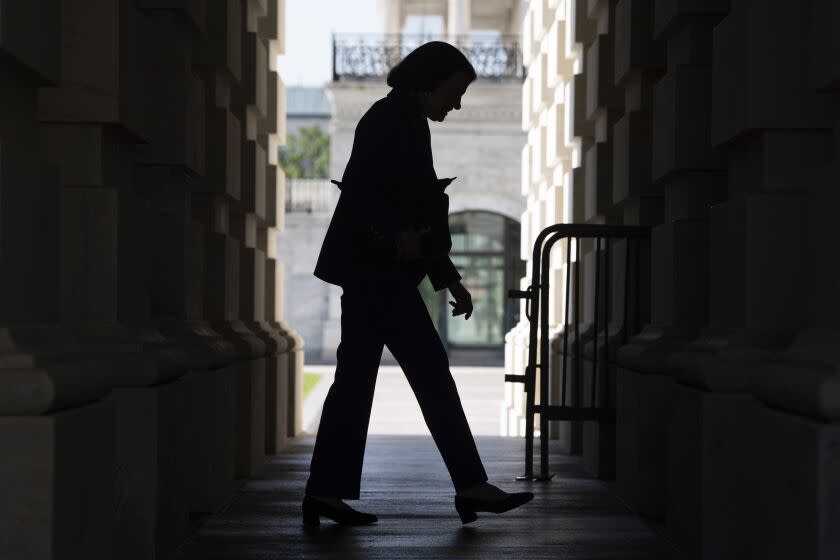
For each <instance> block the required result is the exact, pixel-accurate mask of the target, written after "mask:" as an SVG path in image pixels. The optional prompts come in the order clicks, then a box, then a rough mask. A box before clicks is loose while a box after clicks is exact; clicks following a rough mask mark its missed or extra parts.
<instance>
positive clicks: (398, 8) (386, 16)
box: [377, 0, 405, 35]
mask: <svg viewBox="0 0 840 560" xmlns="http://www.w3.org/2000/svg"><path fill="white" fill-rule="evenodd" d="M403 1H404V0H378V1H377V5H378V6H379V14H380V17H381V18H382V33H384V34H385V35H396V34H398V33H400V32H401V31H402V24H403V19H404V17H403V12H404V11H405V7H404V6H403Z"/></svg>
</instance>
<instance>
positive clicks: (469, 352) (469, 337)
mask: <svg viewBox="0 0 840 560" xmlns="http://www.w3.org/2000/svg"><path fill="white" fill-rule="evenodd" d="M449 231H450V233H451V234H452V250H451V251H450V253H449V256H450V258H451V259H452V263H453V264H454V265H455V266H456V267H457V268H458V271H459V272H460V273H461V276H463V279H462V280H461V283H462V284H463V285H464V287H466V288H467V290H469V291H470V293H471V294H472V298H473V314H472V316H471V317H470V318H469V320H466V321H465V320H464V316H463V315H461V316H459V317H452V312H451V309H452V306H450V305H449V303H448V302H449V300H451V299H452V295H451V294H450V293H449V291H448V290H441V291H440V292H435V291H434V289H433V288H432V286H431V282H430V281H429V279H428V277H427V278H424V279H423V282H422V283H421V284H420V292H421V293H422V294H423V299H424V300H425V302H426V306H427V307H428V308H429V314H430V315H431V317H432V320H433V321H434V323H435V327H436V328H437V330H438V333H440V337H441V339H442V340H443V342H444V345H445V346H446V349H447V352H448V353H449V356H450V362H451V363H453V364H458V363H461V364H487V365H502V364H503V363H504V335H505V333H506V332H508V331H509V330H510V329H511V328H513V326H514V325H515V324H516V323H517V322H518V321H519V301H518V300H510V299H508V297H507V290H508V289H509V288H514V287H517V288H518V286H519V279H520V278H521V277H522V276H524V274H525V261H523V260H522V259H520V258H519V236H520V231H519V223H518V222H516V221H515V220H512V219H510V218H508V217H506V216H503V215H501V214H495V213H493V212H484V211H468V212H459V213H457V214H451V215H450V216H449Z"/></svg>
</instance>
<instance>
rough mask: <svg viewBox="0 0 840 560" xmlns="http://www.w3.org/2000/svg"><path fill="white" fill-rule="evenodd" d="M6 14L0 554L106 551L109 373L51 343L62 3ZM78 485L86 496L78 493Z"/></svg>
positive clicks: (0, 25)
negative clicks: (45, 100) (51, 137)
mask: <svg viewBox="0 0 840 560" xmlns="http://www.w3.org/2000/svg"><path fill="white" fill-rule="evenodd" d="M2 12H3V14H2V18H0V53H2V56H3V60H2V62H0V75H2V77H0V83H2V86H0V99H2V102H0V120H2V122H3V123H4V124H3V127H2V130H0V201H1V202H0V247H2V249H0V340H2V342H0V387H2V390H0V395H1V396H0V445H2V447H3V449H4V454H3V455H4V459H3V461H2V465H0V494H2V495H3V497H4V499H3V501H2V505H0V556H2V557H4V558H33V559H48V558H53V557H55V556H56V555H58V554H67V555H69V556H79V557H85V558H97V559H99V558H101V559H104V558H108V557H111V552H112V548H111V545H112V542H113V541H112V538H111V535H112V531H113V513H112V510H113V486H109V487H106V486H102V485H100V484H99V483H98V480H99V479H104V480H109V481H112V480H113V477H114V459H113V445H114V439H113V432H112V430H113V414H114V410H113V407H112V406H110V405H109V404H107V403H103V402H101V401H100V400H99V399H100V398H101V397H102V396H103V395H104V394H105V392H106V391H107V389H108V375H109V374H110V373H111V372H109V371H108V370H107V369H106V368H103V367H101V365H100V364H97V363H94V362H91V361H90V360H83V359H79V358H76V359H73V358H72V356H70V357H65V358H64V359H63V360H62V359H56V353H55V352H54V351H52V348H51V347H50V345H51V344H57V343H62V342H63V340H62V338H63V337H62V334H61V332H60V331H59V329H57V328H56V325H57V322H58V320H59V319H60V309H61V283H60V275H59V271H60V262H61V261H60V255H61V247H60V244H59V240H60V237H59V232H60V228H61V213H62V208H61V203H60V201H61V193H62V182H61V176H60V169H59V167H58V166H57V165H55V164H53V163H52V162H51V161H50V159H49V158H45V157H44V155H43V152H42V148H41V145H40V137H41V134H42V129H41V125H40V123H39V121H40V114H39V108H38V91H39V88H41V87H57V86H58V85H59V84H60V83H61V80H62V56H61V55H62V44H61V37H62V32H61V19H60V14H61V2H58V1H41V2H35V3H4V4H3V6H2ZM22 29H23V30H26V32H20V30H22ZM57 434H59V436H58V437H56V436H57ZM59 466H60V470H57V467H59ZM79 488H84V489H86V490H87V501H86V503H85V504H83V503H81V502H80V501H77V500H75V499H74V498H73V496H75V495H76V492H77V491H78V489H79ZM22 504H25V507H22ZM85 535H89V537H85Z"/></svg>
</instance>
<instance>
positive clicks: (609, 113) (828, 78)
mask: <svg viewBox="0 0 840 560" xmlns="http://www.w3.org/2000/svg"><path fill="white" fill-rule="evenodd" d="M835 4H836V3H834V2H829V1H820V0H812V1H807V2H799V3H797V4H796V5H795V6H794V5H791V4H790V3H789V2H784V1H781V0H779V1H776V0H772V1H765V2H754V1H750V0H730V1H727V0H703V1H688V0H685V1H682V0H680V1H675V0H566V1H560V0H554V1H552V0H534V1H531V2H529V6H528V12H527V14H526V19H525V24H524V29H523V35H525V36H529V37H531V40H530V41H528V40H526V41H525V45H526V53H527V55H528V56H527V57H526V58H527V60H528V61H529V79H528V81H527V82H526V84H525V88H524V89H523V100H524V102H523V105H524V107H526V110H525V111H523V114H524V116H525V118H524V122H523V125H524V127H525V128H526V130H528V133H529V142H528V145H527V146H526V148H525V151H524V154H523V173H522V175H523V194H525V195H526V196H528V199H529V213H528V215H527V216H526V217H525V218H524V219H523V239H525V235H524V234H525V233H529V234H531V235H532V237H531V241H532V242H533V238H534V237H533V236H534V235H535V234H536V233H538V232H539V231H540V229H541V228H542V227H545V225H546V223H551V219H550V218H549V220H548V222H545V221H542V218H543V212H542V208H543V207H542V206H541V205H542V204H544V202H543V200H546V201H549V204H550V200H551V198H549V197H547V196H543V195H542V194H540V193H542V192H543V190H542V189H543V183H546V184H547V186H548V187H549V189H552V188H553V189H560V190H561V191H563V200H565V201H567V202H569V203H571V205H572V208H568V209H567V211H566V212H565V213H564V214H563V215H562V219H563V221H569V222H577V223H605V224H616V225H618V224H624V225H641V226H651V228H652V229H651V244H650V261H649V264H650V268H649V274H650V285H649V287H648V288H649V292H650V301H649V302H648V301H642V304H643V305H642V307H643V308H644V309H645V310H646V312H645V313H644V314H643V315H644V316H643V317H642V318H643V319H644V322H645V323H646V326H645V327H644V328H643V330H642V332H641V333H640V334H638V335H636V336H633V337H631V339H630V340H629V342H628V343H627V344H625V345H624V346H621V347H620V348H619V349H618V351H617V352H616V354H615V355H614V356H609V357H608V359H609V360H610V361H611V366H610V372H611V374H612V375H614V376H615V385H614V386H613V387H612V389H613V390H612V391H611V394H617V402H616V416H617V417H616V424H615V428H614V429H615V432H614V433H610V430H612V429H613V428H612V427H610V425H608V424H600V425H593V424H592V423H584V425H583V426H577V425H571V426H570V425H561V426H558V427H557V428H556V429H554V430H552V435H553V436H555V437H558V438H560V439H561V440H562V441H560V442H558V444H560V445H564V446H565V447H566V448H567V449H568V450H570V451H573V452H579V453H582V454H583V455H584V457H585V458H586V464H587V465H588V466H589V468H590V469H591V471H592V472H593V474H596V475H598V476H602V477H604V478H611V477H613V476H614V477H615V479H616V491H617V492H618V493H619V494H620V495H621V497H622V499H623V500H624V501H625V502H626V503H627V504H628V505H630V506H631V507H632V508H633V509H635V510H636V511H638V512H640V513H642V514H645V515H649V516H653V517H657V518H660V519H663V520H664V522H665V524H666V526H667V528H668V532H669V534H670V535H671V537H672V538H673V540H674V541H675V542H676V543H677V544H678V545H679V546H680V548H682V549H683V551H684V552H685V553H686V554H687V555H688V557H692V558H715V559H718V558H793V557H796V558H814V559H816V558H819V559H827V558H833V557H836V556H837V555H838V554H840V541H838V538H837V536H836V532H834V531H832V530H830V529H829V527H832V526H835V525H836V524H837V521H838V520H837V513H836V512H837V508H836V503H834V502H836V500H834V498H833V496H834V495H835V493H836V492H837V488H838V485H840V477H838V475H837V473H836V471H837V469H836V468H832V467H830V466H829V465H832V464H833V463H832V461H835V458H834V454H833V452H832V451H831V448H832V446H836V442H837V437H838V430H840V425H838V419H840V416H838V411H840V400H838V399H840V397H838V393H837V391H836V387H838V386H840V384H838V383H839V382H838V380H840V377H838V374H837V370H836V364H837V351H836V348H837V340H838V330H837V325H836V317H837V312H838V311H840V309H838V298H837V295H836V290H835V289H833V287H834V286H836V285H837V282H836V278H837V271H838V266H837V263H836V259H833V258H830V257H828V255H830V254H831V253H832V251H831V247H832V246H833V235H832V231H831V226H830V224H831V223H832V218H831V212H832V211H833V208H835V207H836V204H834V203H835V202H836V198H837V194H836V191H837V189H836V184H837V178H838V177H837V161H838V153H840V151H839V150H838V145H840V144H838V119H837V115H838V112H837V99H838V98H837V91H838V84H840V79H838V78H839V77H840V76H839V75H838V64H837V57H836V56H835V55H834V54H833V53H836V52H837V48H838V39H837V34H836V33H834V32H832V31H830V30H832V29H836V27H837V25H838V23H840V11H838V8H837V7H835ZM558 21H559V22H562V23H563V25H564V26H565V27H564V28H562V29H561V30H559V31H558V34H563V33H565V40H559V39H557V35H554V34H553V31H552V26H555V25H557V22H558ZM529 45H530V47H529ZM529 48H530V50H528V49H529ZM829 53H832V54H829ZM564 57H565V59H566V60H568V61H569V62H570V64H569V65H568V66H566V67H563V68H561V70H560V71H558V73H559V74H560V79H559V80H555V82H554V83H552V81H551V75H552V73H554V72H555V66H557V65H558V64H560V62H559V61H561V60H564ZM782 69H784V70H782ZM558 99H561V100H564V101H565V102H567V103H569V104H570V106H568V107H567V110H566V111H565V113H564V114H565V116H566V117H567V118H570V119H571V121H572V122H571V123H568V122H567V123H566V126H567V127H568V128H567V133H566V134H563V135H562V138H561V135H560V134H559V133H558V132H552V131H550V130H547V129H546V122H544V121H547V122H548V124H550V123H551V122H553V119H551V114H552V113H551V111H552V110H553V109H552V103H553V102H557V100H558ZM529 107H530V109H528V108H529ZM529 114H530V115H531V118H530V119H529V118H528V115H529ZM545 115H549V116H548V117H546V116H545ZM552 135H554V136H556V137H557V138H556V140H555V141H554V143H552V140H551V139H552ZM569 138H571V139H573V142H572V146H573V148H574V149H573V152H572V157H571V162H572V163H571V167H572V170H571V172H570V173H566V174H558V173H557V172H556V171H554V172H550V171H552V170H551V169H547V168H546V165H551V164H549V163H548V159H546V155H545V154H546V150H552V148H551V146H555V145H557V144H559V143H561V141H563V142H568V140H569ZM576 149H579V150H580V151H579V152H576V151H575V150H576ZM555 165H559V164H557V163H555ZM555 169H556V168H555ZM558 175H559V177H558ZM829 185H832V187H829ZM557 217H559V216H555V218H557ZM527 248H528V247H527V245H525V246H524V247H523V250H525V249H527ZM593 258H594V254H593V253H592V252H591V251H590V253H589V255H587V252H586V251H585V250H584V251H582V254H581V255H580V259H579V260H580V261H581V267H582V269H583V274H582V278H583V279H582V286H581V288H582V289H583V290H584V292H586V291H587V286H592V285H593V283H594V279H593V278H592V276H591V271H592V266H591V265H589V264H587V259H593ZM589 291H590V292H591V289H590V290H589ZM562 295H563V286H562V284H559V283H558V286H557V288H555V289H554V291H553V297H554V298H555V299H557V300H558V301H560V300H561V297H562ZM557 307H559V309H561V310H562V309H563V306H562V304H561V305H559V306H557ZM554 308H555V307H552V309H554ZM583 311H584V313H583V316H584V317H588V316H591V311H589V310H587V309H586V305H584V309H583ZM610 314H611V316H610V321H609V329H608V330H606V332H604V331H600V332H599V333H596V335H597V336H599V337H601V338H606V337H607V336H610V337H612V336H613V333H615V332H621V331H622V330H626V329H627V328H628V326H627V325H622V324H621V323H622V321H623V316H622V314H621V313H619V312H617V309H616V308H615V307H612V308H611V309H610ZM555 316H556V315H555ZM523 317H524V315H523ZM584 320H587V319H584ZM555 323H556V321H553V322H552V326H554V325H555ZM560 330H562V325H561V329H560ZM526 333H527V331H526V330H525V329H524V328H523V327H517V328H516V329H514V330H513V331H512V332H511V333H510V334H509V338H510V344H509V348H508V355H509V360H510V364H511V368H512V369H514V370H516V371H511V373H524V361H525V358H524V356H525V352H526V348H527V339H526V338H525V334H526ZM558 334H559V332H558ZM523 342H524V344H523ZM555 358H556V359H555V361H557V360H559V355H556V354H555ZM511 396H512V397H513V400H512V401H511V408H512V410H514V411H515V412H517V413H520V414H521V410H522V405H521V400H522V396H521V395H513V394H511ZM516 418H517V419H519V418H521V416H517V417H516ZM513 423H514V422H512V424H513ZM578 444H579V445H578Z"/></svg>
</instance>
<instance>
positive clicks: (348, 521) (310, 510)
mask: <svg viewBox="0 0 840 560" xmlns="http://www.w3.org/2000/svg"><path fill="white" fill-rule="evenodd" d="M345 505H346V504H345ZM302 509H303V524H304V525H306V526H308V527H313V526H314V527H317V526H318V525H320V524H321V518H320V516H322V515H323V516H324V517H327V518H329V519H332V520H333V521H335V522H336V523H341V524H342V525H367V524H369V523H375V522H376V521H377V520H378V519H379V518H378V517H376V516H375V515H374V514H372V513H364V512H361V511H356V510H355V509H353V508H351V507H350V506H347V507H346V508H343V507H336V506H333V505H331V504H328V503H326V502H322V501H321V500H316V499H315V498H313V497H311V496H309V495H305V496H304V497H303V505H302Z"/></svg>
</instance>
